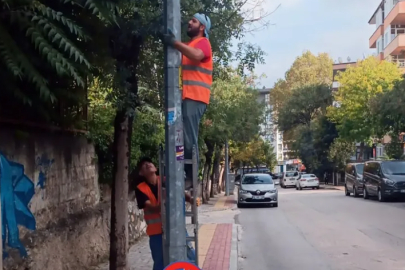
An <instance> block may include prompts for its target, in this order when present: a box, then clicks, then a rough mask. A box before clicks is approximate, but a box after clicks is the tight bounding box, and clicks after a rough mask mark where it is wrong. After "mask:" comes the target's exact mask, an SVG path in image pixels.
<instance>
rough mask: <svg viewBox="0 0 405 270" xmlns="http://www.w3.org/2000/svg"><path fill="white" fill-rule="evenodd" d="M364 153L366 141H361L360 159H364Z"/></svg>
mask: <svg viewBox="0 0 405 270" xmlns="http://www.w3.org/2000/svg"><path fill="white" fill-rule="evenodd" d="M363 153H364V142H361V143H360V153H359V157H358V160H363Z"/></svg>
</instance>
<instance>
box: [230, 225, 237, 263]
mask: <svg viewBox="0 0 405 270" xmlns="http://www.w3.org/2000/svg"><path fill="white" fill-rule="evenodd" d="M238 235H239V225H237V224H232V242H231V256H230V262H229V270H238Z"/></svg>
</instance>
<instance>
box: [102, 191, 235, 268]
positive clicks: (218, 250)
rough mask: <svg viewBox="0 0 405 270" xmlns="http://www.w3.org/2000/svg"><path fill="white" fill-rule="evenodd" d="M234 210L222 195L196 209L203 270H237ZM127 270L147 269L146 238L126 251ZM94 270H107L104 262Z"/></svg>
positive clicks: (231, 200) (232, 203)
mask: <svg viewBox="0 0 405 270" xmlns="http://www.w3.org/2000/svg"><path fill="white" fill-rule="evenodd" d="M237 211H238V210H237V207H236V203H235V200H234V198H233V195H232V196H229V197H225V196H224V194H220V195H216V196H215V198H211V199H210V201H209V203H208V204H203V205H201V206H200V207H199V224H200V228H199V267H200V268H201V269H203V270H237V269H238V268H237V267H238V266H237V263H238V240H237V236H238V225H236V224H234V216H235V214H237ZM190 223H191V222H190V218H188V220H187V225H186V227H187V230H188V231H189V234H192V233H193V232H192V229H193V225H192V224H190ZM128 262H129V265H130V269H131V270H135V269H136V270H151V269H152V268H153V261H152V257H151V254H150V249H149V238H148V237H147V236H144V237H142V238H141V239H140V240H139V241H138V242H137V243H136V244H135V245H133V246H132V247H131V249H130V250H129V256H128ZM96 269H97V270H108V269H109V265H108V263H106V264H103V265H100V266H98V267H97V268H96Z"/></svg>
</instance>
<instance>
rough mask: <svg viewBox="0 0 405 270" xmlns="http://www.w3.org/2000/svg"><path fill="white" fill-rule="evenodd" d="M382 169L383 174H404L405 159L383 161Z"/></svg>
mask: <svg viewBox="0 0 405 270" xmlns="http://www.w3.org/2000/svg"><path fill="white" fill-rule="evenodd" d="M382 169H383V172H384V173H385V174H390V175H405V161H400V162H383V164H382Z"/></svg>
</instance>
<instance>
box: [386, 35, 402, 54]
mask: <svg viewBox="0 0 405 270" xmlns="http://www.w3.org/2000/svg"><path fill="white" fill-rule="evenodd" d="M403 51H405V34H399V35H397V36H396V37H395V38H394V39H393V40H392V41H391V42H390V44H388V46H387V47H385V49H384V55H385V56H386V57H387V56H388V55H399V54H401V53H402V52H403Z"/></svg>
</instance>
